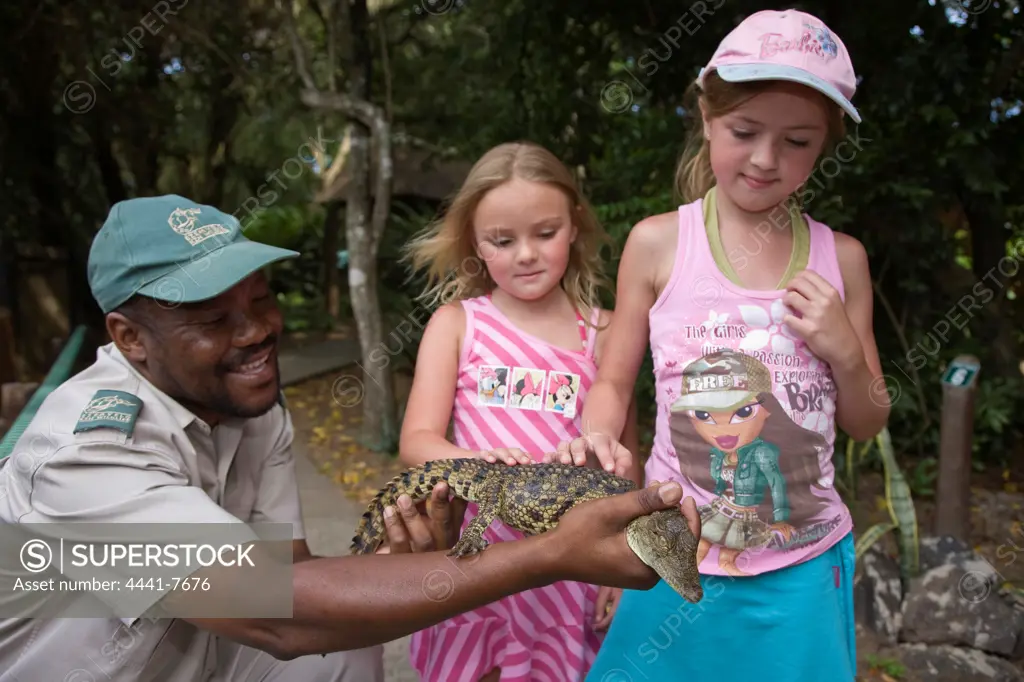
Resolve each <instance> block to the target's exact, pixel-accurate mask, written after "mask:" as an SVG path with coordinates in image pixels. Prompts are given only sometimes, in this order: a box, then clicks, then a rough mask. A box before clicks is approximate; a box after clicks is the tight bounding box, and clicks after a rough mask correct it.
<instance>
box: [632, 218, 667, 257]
mask: <svg viewBox="0 0 1024 682" xmlns="http://www.w3.org/2000/svg"><path fill="white" fill-rule="evenodd" d="M678 228H679V211H678V210H676V211H670V212H668V213H659V214H657V215H652V216H648V217H646V218H644V219H642V220H640V221H639V222H637V223H636V224H635V225H634V226H633V228H632V229H631V230H630V231H629V237H627V241H628V242H632V243H633V244H636V245H637V246H638V247H641V249H642V250H643V251H645V252H659V251H661V250H662V249H664V248H665V247H666V246H668V245H675V243H676V237H677V232H678Z"/></svg>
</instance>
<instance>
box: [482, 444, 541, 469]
mask: <svg viewBox="0 0 1024 682" xmlns="http://www.w3.org/2000/svg"><path fill="white" fill-rule="evenodd" d="M476 458H477V459H482V460H484V461H487V462H490V463H491V464H494V463H495V462H498V461H501V462H504V463H505V464H508V465H509V466H512V465H513V464H533V457H530V456H529V455H528V454H526V453H525V452H523V451H522V450H520V449H519V448H495V449H494V450H482V451H480V452H478V453H476Z"/></svg>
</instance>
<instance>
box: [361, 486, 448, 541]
mask: <svg viewBox="0 0 1024 682" xmlns="http://www.w3.org/2000/svg"><path fill="white" fill-rule="evenodd" d="M389 510H390V512H391V513H390V514H389ZM465 513H466V502H465V501H464V500H460V499H458V498H456V499H453V500H450V501H449V499H448V484H447V483H438V484H437V485H436V486H434V490H433V491H432V493H431V495H430V498H429V499H428V500H424V501H423V502H421V503H420V504H419V505H414V504H413V503H412V499H411V498H410V497H409V496H408V495H401V496H399V498H398V509H395V508H393V507H389V508H387V509H385V510H384V526H385V528H386V530H387V534H388V539H387V543H386V544H383V545H381V547H380V549H378V550H377V552H376V553H377V554H409V553H410V552H432V551H434V550H438V549H451V548H452V547H453V546H455V543H456V542H457V541H458V539H459V529H461V528H462V519H463V516H464V515H465Z"/></svg>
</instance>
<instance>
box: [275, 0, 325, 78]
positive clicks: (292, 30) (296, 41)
mask: <svg viewBox="0 0 1024 682" xmlns="http://www.w3.org/2000/svg"><path fill="white" fill-rule="evenodd" d="M277 8H278V9H279V10H281V12H282V14H284V29H285V31H286V32H287V33H288V39H289V40H290V41H291V44H292V52H294V53H295V70H296V71H297V72H298V74H299V77H300V78H301V79H302V84H303V85H304V86H306V87H307V88H309V89H310V90H314V91H315V90H316V82H315V81H314V80H313V76H312V73H311V72H310V70H309V65H308V63H307V61H306V50H305V48H303V47H302V39H301V38H299V29H298V28H296V26H295V17H294V16H293V15H292V10H291V7H289V8H288V9H285V8H284V7H283V4H282V2H281V0H277ZM332 68H333V65H332Z"/></svg>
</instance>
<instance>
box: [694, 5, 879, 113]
mask: <svg viewBox="0 0 1024 682" xmlns="http://www.w3.org/2000/svg"><path fill="white" fill-rule="evenodd" d="M711 71H717V72H718V75H719V76H720V77H721V78H722V80H725V81H729V82H730V83H743V82H749V81H761V80H785V81H792V82H794V83H801V84H803V85H806V86H808V87H811V88H814V89H815V90H817V91H818V92H820V93H822V94H823V95H825V96H826V97H828V98H829V99H831V100H833V101H834V102H835V103H836V104H838V105H839V106H840V107H842V109H843V111H845V112H846V113H848V114H849V115H850V116H851V117H852V118H853V120H854V121H856V122H857V123H860V121H861V118H860V114H859V113H857V109H856V108H854V106H853V104H852V103H851V102H850V100H851V99H853V93H854V91H855V90H856V89H857V75H856V74H855V73H854V71H853V63H852V62H851V61H850V55H849V53H848V52H847V51H846V46H845V45H843V41H842V40H840V39H839V36H837V35H835V34H834V33H832V31H830V30H829V28H828V27H827V26H825V24H824V23H823V22H822V21H821V20H820V19H818V18H817V17H814V16H813V15H810V14H807V13H806V12H799V11H797V10H793V9H788V10H783V11H776V10H765V11H762V12H757V13H756V14H751V15H750V16H749V17H747V18H746V19H745V20H744V21H743V22H742V23H741V24H740V25H739V26H737V27H736V28H734V29H733V30H732V32H730V33H729V35H727V36H726V37H725V39H724V40H722V42H721V44H720V45H719V46H718V49H717V50H715V54H714V55H713V56H712V57H711V61H710V62H708V64H707V66H705V67H704V68H703V69H701V72H700V75H698V76H697V84H698V85H700V86H701V87H703V86H704V76H705V74H707V73H710V72H711Z"/></svg>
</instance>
